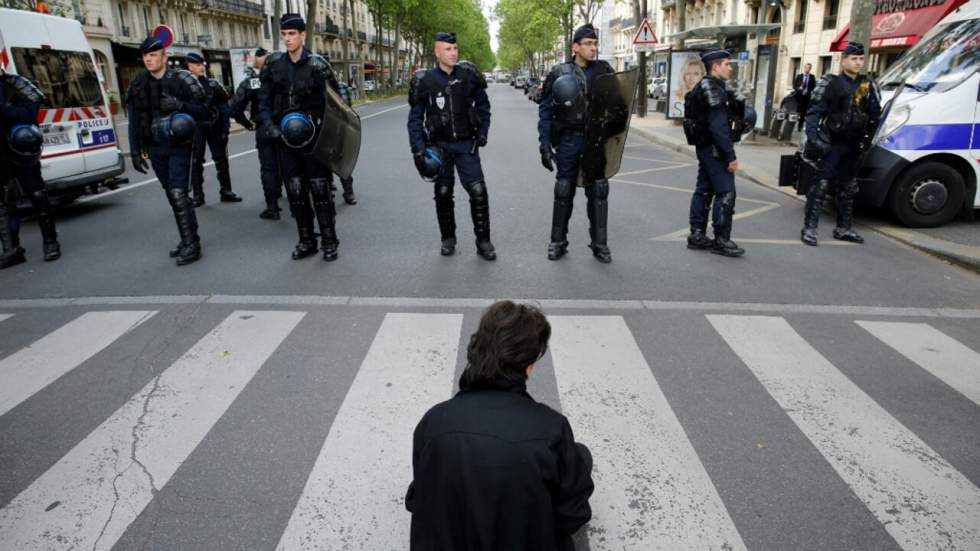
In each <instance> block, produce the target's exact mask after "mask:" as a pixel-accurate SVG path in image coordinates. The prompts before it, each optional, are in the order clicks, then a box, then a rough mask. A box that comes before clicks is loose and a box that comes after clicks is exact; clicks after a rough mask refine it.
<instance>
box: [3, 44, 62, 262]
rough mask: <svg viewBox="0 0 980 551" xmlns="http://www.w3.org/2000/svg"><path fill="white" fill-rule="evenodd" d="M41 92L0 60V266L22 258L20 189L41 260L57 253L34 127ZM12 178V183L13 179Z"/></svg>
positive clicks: (38, 138)
mask: <svg viewBox="0 0 980 551" xmlns="http://www.w3.org/2000/svg"><path fill="white" fill-rule="evenodd" d="M43 101H44V94H42V93H41V91H40V90H38V88H37V87H36V86H34V84H32V83H31V81H29V80H27V79H26V78H24V77H22V76H20V75H12V74H7V72H6V70H5V68H4V66H3V62H2V61H0V132H2V133H3V136H2V138H0V157H2V158H0V174H2V175H0V179H2V180H0V243H2V245H3V253H2V254H0V269H2V268H9V267H10V266H14V265H16V264H20V263H22V262H25V261H26V257H25V251H24V249H23V247H21V246H20V217H19V216H18V215H17V202H18V200H19V199H20V193H21V192H22V193H24V194H26V195H27V197H28V198H29V199H30V201H31V206H33V207H34V212H35V214H36V215H37V219H38V225H39V226H40V228H41V238H42V241H43V243H44V245H43V250H44V260H45V261H52V260H57V259H58V258H60V257H61V245H60V244H59V243H58V232H57V231H56V230H55V223H54V212H53V209H52V208H51V202H50V201H49V199H48V192H47V191H46V190H45V188H44V180H43V179H42V178H41V147H42V145H43V142H44V138H43V136H42V134H41V131H40V129H38V127H37V113H38V109H40V107H41V104H42V102H43ZM14 178H16V182H17V183H19V186H18V185H17V184H15V183H14V181H13V179H14Z"/></svg>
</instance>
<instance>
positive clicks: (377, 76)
mask: <svg viewBox="0 0 980 551" xmlns="http://www.w3.org/2000/svg"><path fill="white" fill-rule="evenodd" d="M382 16H383V13H382V12H381V2H380V0H379V1H378V12H377V15H375V17H374V32H375V37H376V38H377V39H378V41H377V43H376V44H377V45H376V46H375V47H374V48H375V49H374V55H375V57H377V58H378V64H377V65H376V66H375V67H374V71H375V73H374V85H375V86H376V87H377V88H378V91H379V92H380V91H381V89H382V88H386V86H385V85H386V84H387V83H386V82H385V78H384V77H385V71H384V67H385V54H384V36H382V35H381V18H382Z"/></svg>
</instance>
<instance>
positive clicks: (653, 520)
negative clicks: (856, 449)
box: [549, 316, 745, 551]
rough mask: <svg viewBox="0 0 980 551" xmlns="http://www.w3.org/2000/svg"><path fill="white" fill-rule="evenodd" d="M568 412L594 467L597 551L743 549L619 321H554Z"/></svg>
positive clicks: (593, 544)
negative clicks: (626, 550) (624, 550)
mask: <svg viewBox="0 0 980 551" xmlns="http://www.w3.org/2000/svg"><path fill="white" fill-rule="evenodd" d="M549 320H550V322H551V326H552V338H551V356H552V359H553V361H554V367H555V378H556V379H557V382H558V390H559V395H560V396H561V404H562V410H563V411H564V413H565V415H566V416H567V417H568V419H569V422H570V423H571V425H572V430H573V431H574V432H575V434H576V440H578V441H580V442H582V443H583V444H585V445H587V446H589V447H590V448H591V450H592V454H593V457H594V460H595V467H594V470H593V478H594V479H595V494H594V495H593V496H592V499H591V500H590V503H591V505H592V512H593V517H592V521H591V522H590V523H589V524H588V527H589V533H590V534H596V535H598V536H600V537H592V538H591V541H590V549H592V551H601V550H613V549H615V550H617V551H618V550H621V549H636V550H643V551H652V550H661V549H662V550H669V551H675V550H678V549H728V550H731V551H735V550H738V549H745V544H744V543H743V542H742V539H741V536H739V533H738V530H737V529H736V528H735V524H734V522H733V521H732V519H731V517H730V516H729V515H728V512H727V510H726V509H725V505H724V504H723V503H722V501H721V498H720V497H719V495H718V492H717V490H716V489H715V487H714V484H713V483H712V482H711V479H710V478H709V477H708V473H707V472H706V471H705V470H704V466H703V465H702V463H701V460H700V459H699V458H698V455H697V452H695V451H694V448H693V446H692V445H691V442H690V440H689V439H688V438H687V435H686V434H685V433H684V428H683V427H682V426H681V424H680V421H679V420H678V419H677V417H676V416H675V415H674V411H673V409H671V407H670V404H669V403H668V402H667V398H666V397H665V396H664V393H663V391H662V390H661V388H660V385H659V384H657V381H656V379H655V378H654V376H653V373H652V372H651V371H650V367H649V366H648V365H647V363H646V360H644V359H643V354H642V353H641V352H640V349H639V347H638V346H637V344H636V341H635V340H634V338H633V335H632V334H631V333H630V330H629V328H628V327H627V326H626V322H625V321H624V320H623V318H621V317H619V316H567V317H566V316H551V317H549Z"/></svg>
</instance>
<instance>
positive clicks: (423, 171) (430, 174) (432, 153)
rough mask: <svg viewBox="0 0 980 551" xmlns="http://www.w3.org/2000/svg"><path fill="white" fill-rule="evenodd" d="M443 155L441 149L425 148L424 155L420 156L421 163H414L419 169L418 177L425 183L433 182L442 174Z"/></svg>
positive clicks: (435, 147)
mask: <svg viewBox="0 0 980 551" xmlns="http://www.w3.org/2000/svg"><path fill="white" fill-rule="evenodd" d="M445 158H446V156H445V153H444V152H443V150H442V148H441V147H437V146H429V147H427V148H425V153H423V154H422V156H421V161H420V162H419V163H416V166H417V167H418V169H419V176H421V177H422V179H423V180H425V181H427V182H434V181H435V180H436V178H437V177H438V176H439V173H440V172H442V164H443V159H445Z"/></svg>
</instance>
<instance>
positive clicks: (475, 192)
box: [466, 180, 487, 199]
mask: <svg viewBox="0 0 980 551" xmlns="http://www.w3.org/2000/svg"><path fill="white" fill-rule="evenodd" d="M466 191H467V192H469V194H470V198H471V199H482V198H485V197H486V196H487V185H486V184H485V183H483V180H477V181H476V182H474V183H473V185H471V186H470V188H469V189H468V190H466Z"/></svg>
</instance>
